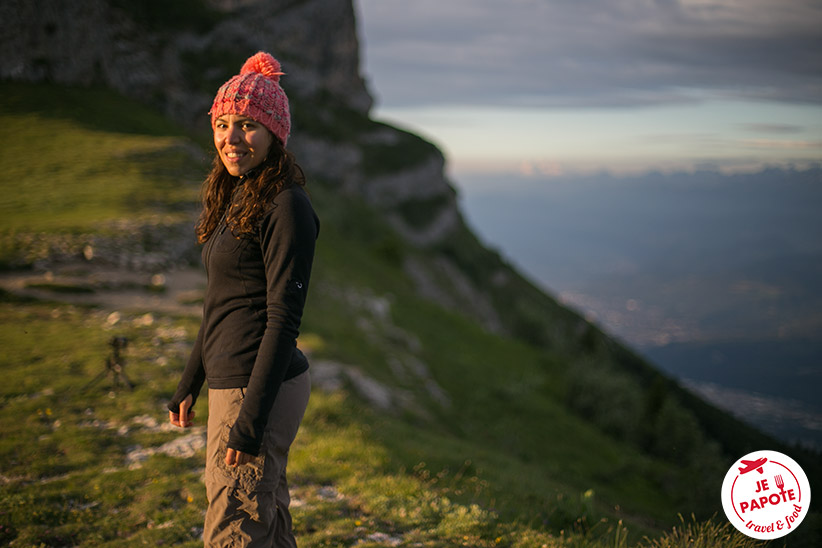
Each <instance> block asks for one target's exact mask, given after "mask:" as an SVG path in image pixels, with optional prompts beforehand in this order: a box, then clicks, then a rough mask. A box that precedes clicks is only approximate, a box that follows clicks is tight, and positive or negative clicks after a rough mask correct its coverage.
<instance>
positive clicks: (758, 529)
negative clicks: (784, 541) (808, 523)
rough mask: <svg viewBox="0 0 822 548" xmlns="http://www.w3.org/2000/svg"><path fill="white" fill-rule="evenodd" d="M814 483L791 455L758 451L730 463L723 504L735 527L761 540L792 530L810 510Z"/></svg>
mask: <svg viewBox="0 0 822 548" xmlns="http://www.w3.org/2000/svg"><path fill="white" fill-rule="evenodd" d="M810 502H811V486H810V483H809V482H808V477H807V476H806V475H805V472H804V471H803V470H802V468H800V467H799V465H798V464H797V463H796V461H794V460H793V459H792V458H790V457H788V456H787V455H783V454H782V453H778V452H776V451H755V452H753V453H749V454H748V455H745V456H744V457H742V458H741V459H739V460H738V461H737V462H735V463H734V464H733V466H731V469H730V470H728V473H727V474H726V475H725V481H723V482H722V507H723V508H724V510H725V515H726V516H727V517H728V520H729V521H730V522H731V523H732V524H733V526H734V527H736V528H737V529H739V530H740V531H741V532H742V533H744V534H746V535H748V536H749V537H753V538H755V539H760V540H770V539H775V538H779V537H783V536H785V535H787V534H788V533H791V532H793V531H794V530H795V529H796V527H798V526H799V524H800V523H801V522H802V520H803V519H804V518H805V515H807V513H808V507H809V506H810Z"/></svg>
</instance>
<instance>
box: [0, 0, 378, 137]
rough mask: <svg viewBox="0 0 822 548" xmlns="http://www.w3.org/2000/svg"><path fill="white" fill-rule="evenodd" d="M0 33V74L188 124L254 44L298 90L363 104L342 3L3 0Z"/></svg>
mask: <svg viewBox="0 0 822 548" xmlns="http://www.w3.org/2000/svg"><path fill="white" fill-rule="evenodd" d="M163 13H165V14H163ZM0 31H2V32H0V78H3V79H12V80H22V81H33V82H38V81H47V82H55V83H61V84H73V85H92V84H97V85H105V86H108V87H111V88H114V89H116V90H118V91H119V92H121V93H123V94H124V95H126V96H129V97H133V98H136V99H140V100H144V101H150V102H152V103H155V104H157V105H159V106H161V107H162V108H164V110H165V111H166V112H167V113H168V114H169V115H171V116H173V117H175V118H176V119H178V120H181V121H183V122H187V123H192V122H193V121H194V120H197V119H201V118H202V117H203V116H204V114H205V112H207V111H208V107H209V106H210V101H211V99H212V96H213V92H214V91H215V90H216V86H218V85H219V84H220V83H222V82H223V81H225V80H226V79H227V78H228V77H230V76H231V75H233V74H235V73H236V72H237V71H238V70H239V66H240V65H236V67H234V68H233V69H232V66H233V65H235V64H236V63H237V62H239V63H242V61H243V60H244V59H245V58H246V57H248V56H249V55H250V54H252V53H254V52H255V51H257V50H260V49H262V50H267V51H271V52H272V53H274V54H275V56H277V57H279V58H280V59H281V60H282V61H283V65H284V67H285V68H286V69H287V70H289V69H290V74H289V77H288V79H287V80H288V83H287V85H289V86H292V87H293V91H294V92H296V93H298V94H300V95H303V96H305V97H311V96H315V95H319V94H321V93H330V94H332V95H334V96H336V97H338V98H340V99H341V100H342V101H344V102H345V104H346V105H348V106H349V107H351V108H353V109H356V110H359V111H362V112H367V111H368V109H369V108H370V106H371V102H372V101H371V97H370V95H369V94H368V91H367V90H366V88H365V83H364V80H363V78H362V77H361V76H360V70H359V55H358V50H359V44H358V40H357V33H356V25H355V20H354V11H353V7H352V4H351V2H350V0H304V1H293V0H254V1H245V2H236V1H230V0H222V1H219V0H215V1H214V2H212V3H211V4H208V3H206V2H205V1H197V0H188V1H182V0H179V1H178V0H175V1H174V2H160V1H158V0H148V1H142V2H130V1H128V0H83V1H82V2H74V1H70V0H4V1H3V3H2V4H0ZM209 84H213V86H210V85H209Z"/></svg>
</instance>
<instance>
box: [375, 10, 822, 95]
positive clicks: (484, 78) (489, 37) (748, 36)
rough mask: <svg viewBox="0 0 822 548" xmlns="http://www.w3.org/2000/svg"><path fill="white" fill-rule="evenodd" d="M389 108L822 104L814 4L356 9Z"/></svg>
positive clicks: (821, 25)
mask: <svg viewBox="0 0 822 548" xmlns="http://www.w3.org/2000/svg"><path fill="white" fill-rule="evenodd" d="M359 3H360V9H359V12H360V19H361V26H362V27H363V29H364V45H365V58H366V66H367V67H368V70H369V72H370V73H371V75H372V78H378V79H377V80H375V81H374V82H373V83H374V86H373V87H375V88H376V89H377V90H379V91H378V93H377V95H378V99H379V100H380V102H381V103H382V104H383V105H384V106H389V107H399V106H421V105H432V104H448V103H451V104H456V103H460V104H475V105H508V106H557V107H587V106H591V107H600V106H606V107H607V106H633V105H637V106H641V105H659V104H675V103H680V104H681V103H691V102H699V101H702V100H704V99H706V98H720V99H739V98H742V99H755V100H763V99H764V100H773V101H786V102H808V103H815V104H820V103H822V31H820V29H822V3H820V2H818V0H679V1H677V0H588V1H584V2H580V1H576V0H553V1H547V0H507V1H505V2H499V1H495V0H448V1H443V0H414V1H412V2H407V1H404V0H359Z"/></svg>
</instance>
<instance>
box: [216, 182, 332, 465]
mask: <svg viewBox="0 0 822 548" xmlns="http://www.w3.org/2000/svg"><path fill="white" fill-rule="evenodd" d="M318 231H319V222H318V220H317V217H316V215H315V214H314V210H313V208H312V207H311V203H310V202H309V200H308V196H307V195H306V194H305V192H304V191H303V190H302V189H289V190H285V191H282V192H280V194H278V195H277V197H276V198H275V200H274V208H273V209H272V210H271V211H270V212H269V213H267V214H266V215H265V216H264V217H263V219H262V221H261V224H260V246H261V251H262V257H263V262H264V266H265V275H266V327H265V332H264V333H263V338H262V341H261V343H260V348H259V351H258V352H257V358H256V360H255V362H254V369H253V370H252V372H251V377H250V379H249V381H248V386H247V388H246V394H245V398H244V400H243V405H242V407H241V409H240V413H239V415H238V417H237V420H236V422H235V423H234V426H233V427H232V429H231V433H230V434H229V439H228V447H230V448H232V449H236V450H238V451H242V452H244V453H248V454H251V455H257V454H258V453H259V450H260V446H261V444H262V436H263V432H264V430H265V427H266V424H267V421H268V415H269V413H270V412H271V408H272V406H273V405H274V400H275V398H276V397H277V392H278V391H279V388H280V385H281V384H282V382H283V379H284V378H285V374H286V372H287V370H288V367H289V365H290V363H291V358H292V354H293V352H294V351H295V348H296V340H297V336H298V335H299V328H300V321H301V319H302V314H303V307H304V306H305V300H306V297H307V296H308V282H309V278H310V277H311V265H312V262H313V260H314V244H315V241H316V239H317V233H318Z"/></svg>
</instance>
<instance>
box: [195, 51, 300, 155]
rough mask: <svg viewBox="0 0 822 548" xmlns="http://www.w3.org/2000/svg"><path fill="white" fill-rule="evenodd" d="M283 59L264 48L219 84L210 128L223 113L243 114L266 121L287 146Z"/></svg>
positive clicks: (269, 127) (287, 122) (287, 119)
mask: <svg viewBox="0 0 822 548" xmlns="http://www.w3.org/2000/svg"><path fill="white" fill-rule="evenodd" d="M283 74H285V73H283V72H281V71H280V63H279V61H277V60H276V59H274V57H272V56H271V55H270V54H268V53H266V52H264V51H261V52H258V53H256V54H254V55H252V56H251V57H249V58H248V60H246V62H245V63H244V64H243V67H242V68H241V69H240V74H238V75H236V76H234V77H233V78H231V79H230V80H229V81H228V82H226V83H225V84H223V85H222V86H220V89H218V90H217V96H216V97H214V104H213V105H212V106H211V111H210V114H211V128H212V129H214V126H215V123H216V122H217V118H219V117H220V116H222V115H224V114H240V115H242V116H248V117H249V118H253V119H254V120H256V121H257V122H259V123H261V124H262V125H264V126H265V127H266V128H268V130H269V131H270V132H271V133H273V134H274V135H275V136H276V137H277V138H278V139H279V140H280V142H282V144H283V146H285V144H286V142H287V141H288V135H289V133H291V114H290V113H289V111H288V97H286V95H285V91H283V88H282V87H280V76H282V75H283Z"/></svg>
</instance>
